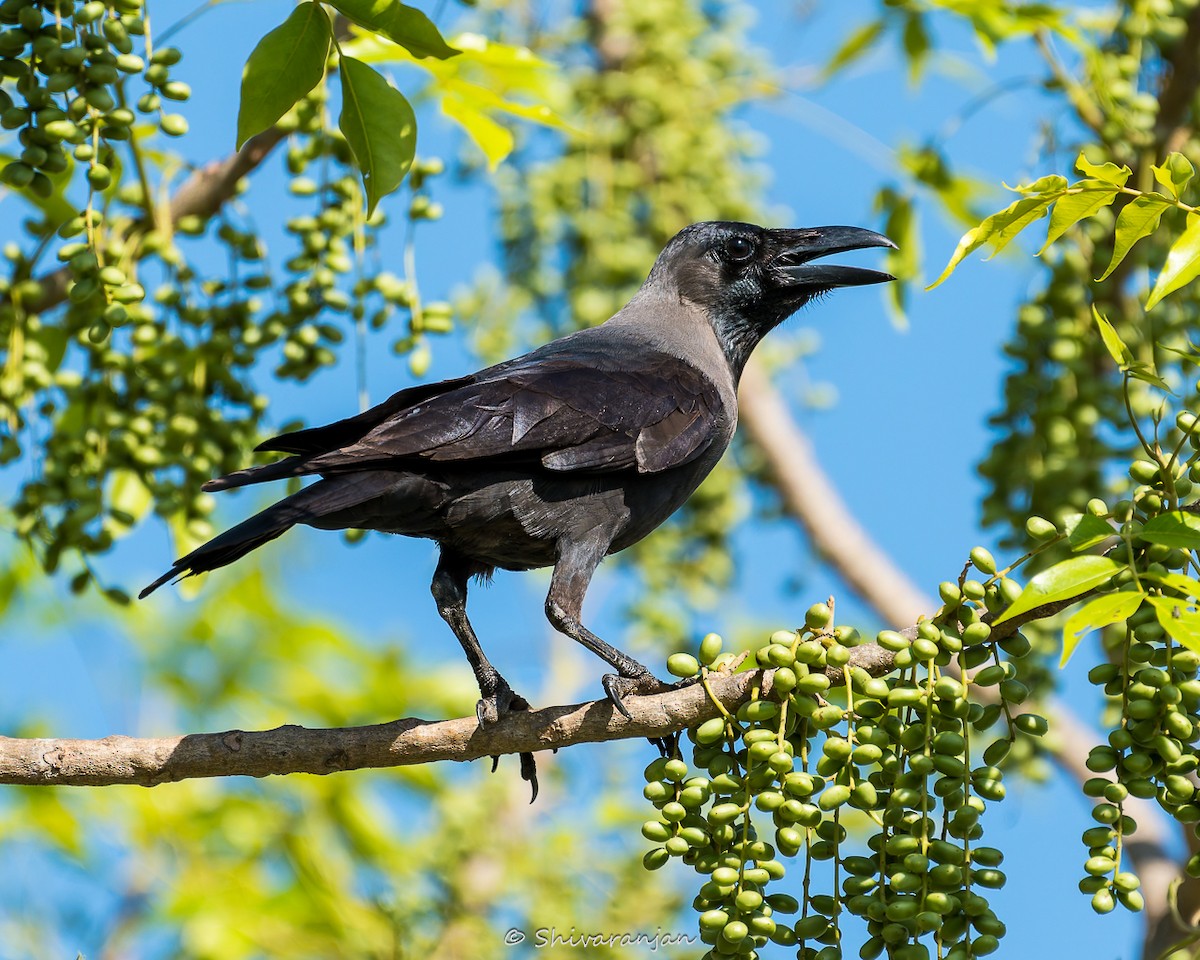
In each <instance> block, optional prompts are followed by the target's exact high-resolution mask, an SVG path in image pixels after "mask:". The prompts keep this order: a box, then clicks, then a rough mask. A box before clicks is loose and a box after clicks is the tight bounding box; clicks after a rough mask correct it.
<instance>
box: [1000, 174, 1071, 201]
mask: <svg viewBox="0 0 1200 960" xmlns="http://www.w3.org/2000/svg"><path fill="white" fill-rule="evenodd" d="M1004 189H1005V190H1011V191H1012V192H1013V193H1023V194H1025V196H1027V197H1032V196H1035V195H1036V196H1045V195H1046V194H1050V193H1052V194H1054V195H1055V196H1059V195H1061V194H1063V193H1066V192H1067V189H1068V187H1067V178H1066V177H1064V176H1060V175H1059V174H1057V173H1048V174H1046V175H1045V176H1044V177H1038V178H1037V179H1036V180H1034V181H1033V182H1032V183H1018V184H1017V185H1016V186H1015V187H1010V186H1009V185H1008V184H1007V183H1006V184H1004Z"/></svg>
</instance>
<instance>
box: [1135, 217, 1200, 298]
mask: <svg viewBox="0 0 1200 960" xmlns="http://www.w3.org/2000/svg"><path fill="white" fill-rule="evenodd" d="M1198 276H1200V214H1196V213H1189V214H1188V216H1187V227H1185V228H1184V231H1183V233H1181V234H1180V235H1179V238H1178V239H1177V240H1176V241H1175V242H1174V243H1173V244H1171V249H1170V250H1169V251H1167V262H1166V263H1165V264H1163V268H1162V272H1161V273H1160V274H1159V275H1158V279H1157V280H1156V281H1154V289H1153V290H1151V291H1150V296H1149V298H1148V299H1147V300H1146V309H1147V310H1149V309H1151V308H1152V307H1153V306H1154V305H1155V304H1156V303H1158V302H1159V301H1160V300H1161V299H1162V298H1163V297H1165V296H1167V295H1168V294H1171V293H1174V292H1175V291H1176V290H1178V289H1179V288H1180V287H1183V286H1187V284H1189V283H1191V282H1192V281H1193V280H1195V279H1196V277H1198Z"/></svg>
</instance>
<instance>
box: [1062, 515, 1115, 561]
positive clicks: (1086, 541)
mask: <svg viewBox="0 0 1200 960" xmlns="http://www.w3.org/2000/svg"><path fill="white" fill-rule="evenodd" d="M1062 528H1063V530H1065V531H1066V533H1067V543H1068V544H1070V545H1071V549H1072V550H1073V551H1074V552H1075V553H1079V551H1081V550H1086V549H1087V548H1088V547H1094V546H1095V545H1096V544H1098V543H1101V542H1103V541H1104V540H1107V539H1108V538H1109V537H1111V536H1113V535H1114V534H1115V533H1116V531H1115V530H1114V529H1113V528H1112V526H1111V525H1110V524H1109V523H1108V522H1107V521H1105V520H1101V519H1100V518H1099V517H1096V516H1093V515H1092V514H1090V513H1072V514H1068V515H1067V516H1066V517H1064V518H1063V523H1062Z"/></svg>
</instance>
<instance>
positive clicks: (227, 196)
mask: <svg viewBox="0 0 1200 960" xmlns="http://www.w3.org/2000/svg"><path fill="white" fill-rule="evenodd" d="M285 136H287V134H285V133H284V132H283V131H282V130H280V129H279V128H278V127H272V128H271V129H269V130H264V131H263V132H262V133H260V134H258V135H257V136H253V137H251V138H250V139H249V140H247V141H246V142H245V143H244V144H242V149H241V150H238V151H237V152H236V153H234V154H231V155H230V156H228V157H226V158H225V159H224V160H212V161H210V162H208V163H206V164H205V165H204V166H203V167H200V168H198V169H196V170H194V171H193V172H192V175H191V176H190V177H188V178H187V180H185V181H184V182H183V184H182V186H180V188H179V189H178V190H177V191H176V192H175V195H174V196H173V197H172V198H171V203H170V205H169V207H168V209H169V210H170V214H171V223H173V224H174V223H178V222H179V221H180V220H181V219H183V218H184V217H186V216H197V217H201V218H203V219H205V220H207V219H208V218H210V217H212V216H213V215H214V214H216V213H217V211H218V210H220V209H221V207H223V206H224V205H225V204H226V203H228V202H229V201H230V200H232V199H233V197H234V196H235V195H236V194H237V185H238V181H239V180H241V178H242V177H244V176H246V175H247V174H249V173H252V172H253V171H254V170H255V169H256V168H257V167H258V166H259V165H260V164H261V163H262V162H263V161H264V160H265V159H266V158H267V157H268V156H269V155H270V153H271V151H272V150H274V149H275V147H276V146H277V145H278V144H279V142H280V141H281V140H282V139H283V138H284V137H285ZM149 228H150V221H149V220H146V219H142V220H135V221H134V222H133V223H132V224H130V226H129V231H128V234H127V239H128V237H133V236H136V235H137V234H139V233H144V232H145V231H146V230H148V229H149ZM70 279H71V271H70V270H69V269H68V268H67V267H60V268H59V269H57V270H55V271H54V272H53V273H48V274H46V275H45V276H42V277H39V278H38V283H40V284H41V285H42V296H41V299H40V300H38V301H37V303H35V304H33V305H32V306H31V309H32V310H33V311H34V312H35V313H44V312H45V311H47V310H51V309H53V308H54V307H56V306H58V305H59V304H60V303H62V302H63V300H65V299H66V296H67V283H68V282H69V281H70Z"/></svg>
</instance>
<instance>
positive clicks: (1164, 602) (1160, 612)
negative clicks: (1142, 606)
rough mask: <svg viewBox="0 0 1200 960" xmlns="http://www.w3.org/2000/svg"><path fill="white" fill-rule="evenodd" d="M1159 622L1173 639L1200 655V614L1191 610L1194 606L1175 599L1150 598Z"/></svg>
mask: <svg viewBox="0 0 1200 960" xmlns="http://www.w3.org/2000/svg"><path fill="white" fill-rule="evenodd" d="M1147 599H1148V600H1149V601H1150V603H1151V605H1152V606H1153V607H1154V614H1155V616H1156V617H1158V622H1159V623H1160V624H1161V625H1162V628H1163V629H1164V630H1165V631H1166V632H1167V634H1168V636H1170V637H1171V639H1173V640H1175V641H1176V642H1177V643H1180V644H1182V645H1183V646H1185V647H1187V648H1188V649H1189V650H1193V651H1195V652H1196V653H1200V613H1198V612H1197V611H1195V610H1189V609H1188V607H1190V606H1194V604H1189V603H1187V602H1186V601H1184V600H1176V599H1174V598H1173V597H1148V598H1147Z"/></svg>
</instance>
